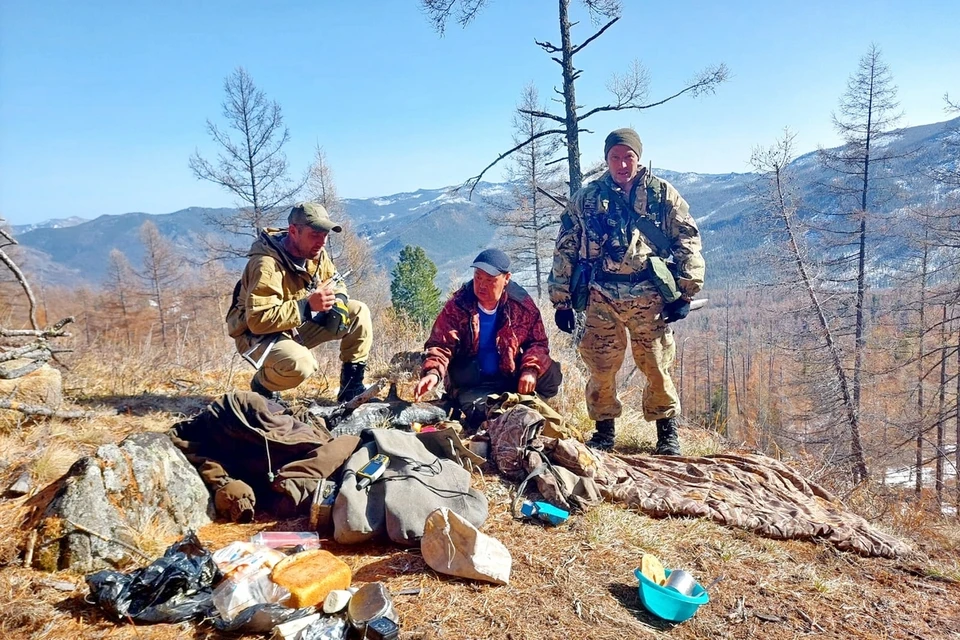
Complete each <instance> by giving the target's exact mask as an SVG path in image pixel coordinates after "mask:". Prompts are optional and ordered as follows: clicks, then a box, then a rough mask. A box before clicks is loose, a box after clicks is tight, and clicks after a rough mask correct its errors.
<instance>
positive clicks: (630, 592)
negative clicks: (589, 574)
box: [608, 582, 676, 631]
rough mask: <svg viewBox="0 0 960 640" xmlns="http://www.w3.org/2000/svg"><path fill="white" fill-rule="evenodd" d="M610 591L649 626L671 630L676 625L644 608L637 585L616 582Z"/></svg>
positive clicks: (624, 606) (622, 604) (638, 618)
mask: <svg viewBox="0 0 960 640" xmlns="http://www.w3.org/2000/svg"><path fill="white" fill-rule="evenodd" d="M608 591H609V592H610V595H612V596H613V597H614V599H615V600H616V601H617V602H619V603H620V605H621V606H623V608H624V609H626V610H627V611H629V612H630V613H632V614H633V617H634V618H636V619H637V620H639V621H640V622H642V623H643V624H645V625H647V626H648V627H652V628H654V629H657V630H659V631H669V630H670V629H672V628H674V627H675V626H676V625H675V624H674V623H672V622H667V621H666V620H663V619H661V618H658V617H657V616H655V615H653V614H652V613H650V612H649V611H647V610H646V609H645V608H644V606H643V603H642V602H640V595H639V594H638V592H637V585H635V584H624V583H622V582H615V583H613V584H611V585H610V587H609V588H608Z"/></svg>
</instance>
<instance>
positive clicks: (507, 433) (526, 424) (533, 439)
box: [486, 404, 544, 481]
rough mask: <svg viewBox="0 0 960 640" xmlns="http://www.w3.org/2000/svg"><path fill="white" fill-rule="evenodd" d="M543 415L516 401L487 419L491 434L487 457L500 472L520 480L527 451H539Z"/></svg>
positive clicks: (488, 432)
mask: <svg viewBox="0 0 960 640" xmlns="http://www.w3.org/2000/svg"><path fill="white" fill-rule="evenodd" d="M543 422H544V421H543V416H542V415H540V414H539V413H537V412H536V411H534V410H533V409H531V408H530V407H528V406H526V405H522V404H518V405H516V406H514V407H511V408H510V409H508V410H507V411H504V412H503V413H502V414H500V415H499V416H497V417H496V418H493V419H490V420H488V421H487V422H486V426H487V434H488V435H489V436H490V455H489V457H490V459H491V460H493V463H494V464H495V465H496V466H497V469H498V470H499V471H500V475H502V476H503V477H505V478H508V479H510V480H516V481H519V480H522V479H523V477H524V476H525V475H526V473H527V472H526V471H525V460H526V457H527V453H528V451H530V450H542V449H543V442H542V441H541V439H540V433H541V431H543Z"/></svg>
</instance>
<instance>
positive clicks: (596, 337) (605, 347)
mask: <svg viewBox="0 0 960 640" xmlns="http://www.w3.org/2000/svg"><path fill="white" fill-rule="evenodd" d="M662 309H663V299H662V298H661V297H660V296H659V295H658V294H657V293H653V292H650V293H647V294H643V295H641V296H637V297H632V298H628V299H623V300H611V299H609V298H607V297H606V296H604V295H603V294H601V293H600V292H598V291H596V290H591V291H590V304H589V305H588V307H587V320H586V328H585V329H584V333H583V339H582V340H581V341H580V356H581V357H582V358H583V361H584V363H585V364H586V365H587V368H588V369H589V370H590V379H589V380H588V381H587V391H586V402H587V413H588V414H589V416H590V419H591V420H606V419H608V418H616V417H619V416H620V414H621V412H622V410H623V405H622V404H621V403H620V399H619V398H618V397H617V372H618V371H620V365H622V364H623V358H624V356H625V354H626V348H627V332H629V333H630V347H631V350H632V351H633V360H634V362H636V364H637V368H638V369H639V370H640V372H641V373H643V375H644V376H646V378H647V385H646V386H645V387H644V389H643V417H644V418H645V419H646V420H651V421H652V420H659V419H660V418H672V417H673V416H677V415H679V414H680V398H679V396H678V395H677V389H676V387H674V385H673V380H672V379H671V378H670V367H671V366H672V365H673V359H674V356H675V355H676V344H675V343H674V340H673V331H672V330H671V329H670V327H668V326H667V324H666V323H665V322H664V321H663V320H662V319H661V318H660V312H661V311H662Z"/></svg>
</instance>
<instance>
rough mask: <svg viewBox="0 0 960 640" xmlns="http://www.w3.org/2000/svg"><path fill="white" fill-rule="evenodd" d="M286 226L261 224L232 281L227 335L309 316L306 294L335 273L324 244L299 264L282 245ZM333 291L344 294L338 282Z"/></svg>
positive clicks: (280, 327)
mask: <svg viewBox="0 0 960 640" xmlns="http://www.w3.org/2000/svg"><path fill="white" fill-rule="evenodd" d="M286 235H287V232H286V231H281V230H279V229H264V230H263V231H261V232H260V236H259V237H258V238H257V239H256V240H255V241H254V243H253V245H251V247H250V251H249V252H248V253H247V255H248V256H249V257H250V260H249V261H248V262H247V266H246V268H244V270H243V276H241V278H240V282H238V283H237V288H236V290H235V292H234V300H233V301H232V303H231V305H230V310H229V311H228V312H227V331H228V333H229V334H230V337H232V338H238V337H240V336H242V335H244V334H245V333H247V332H249V333H252V334H255V335H263V334H268V333H277V332H281V331H290V330H291V329H296V328H297V327H299V326H300V325H301V324H303V323H304V322H306V321H307V320H309V319H310V318H311V312H310V306H309V304H308V303H307V298H308V297H309V296H310V294H311V293H312V292H313V290H314V289H315V288H316V287H317V286H318V285H319V283H321V282H323V281H324V280H329V279H330V278H332V277H333V276H334V274H335V273H336V268H335V267H334V266H333V261H332V260H330V256H329V255H328V254H327V250H326V249H323V250H322V251H321V252H320V257H319V259H318V260H307V261H306V262H305V263H304V266H302V267H301V266H300V265H298V264H297V263H296V262H294V261H293V259H292V258H291V257H290V254H288V253H287V252H286V251H285V250H284V249H283V246H282V244H281V243H282V242H283V239H284V238H285V237H286ZM336 293H341V294H343V295H346V293H347V289H346V287H345V286H344V285H343V284H342V283H340V284H338V285H337V287H336Z"/></svg>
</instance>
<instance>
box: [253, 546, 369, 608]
mask: <svg viewBox="0 0 960 640" xmlns="http://www.w3.org/2000/svg"><path fill="white" fill-rule="evenodd" d="M352 578H353V574H352V572H351V571H350V567H349V566H347V563H346V562H344V561H343V560H340V559H339V558H337V557H336V556H334V555H333V554H332V553H330V552H329V551H326V550H325V549H311V550H310V551H303V552H301V553H297V554H295V555H292V556H290V557H288V558H284V559H283V560H281V561H280V562H279V563H277V566H275V567H274V568H273V572H272V573H271V574H270V579H271V580H272V581H273V582H275V583H276V584H278V585H280V586H281V587H285V588H286V589H287V590H288V591H289V592H290V599H289V600H287V601H286V602H284V604H285V605H286V606H288V607H292V608H298V609H299V608H300V607H312V606H314V605H317V604H320V603H321V602H323V601H324V599H325V598H326V597H327V594H328V593H330V592H331V591H333V590H334V589H346V588H347V587H349V586H350V581H351V580H352Z"/></svg>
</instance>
